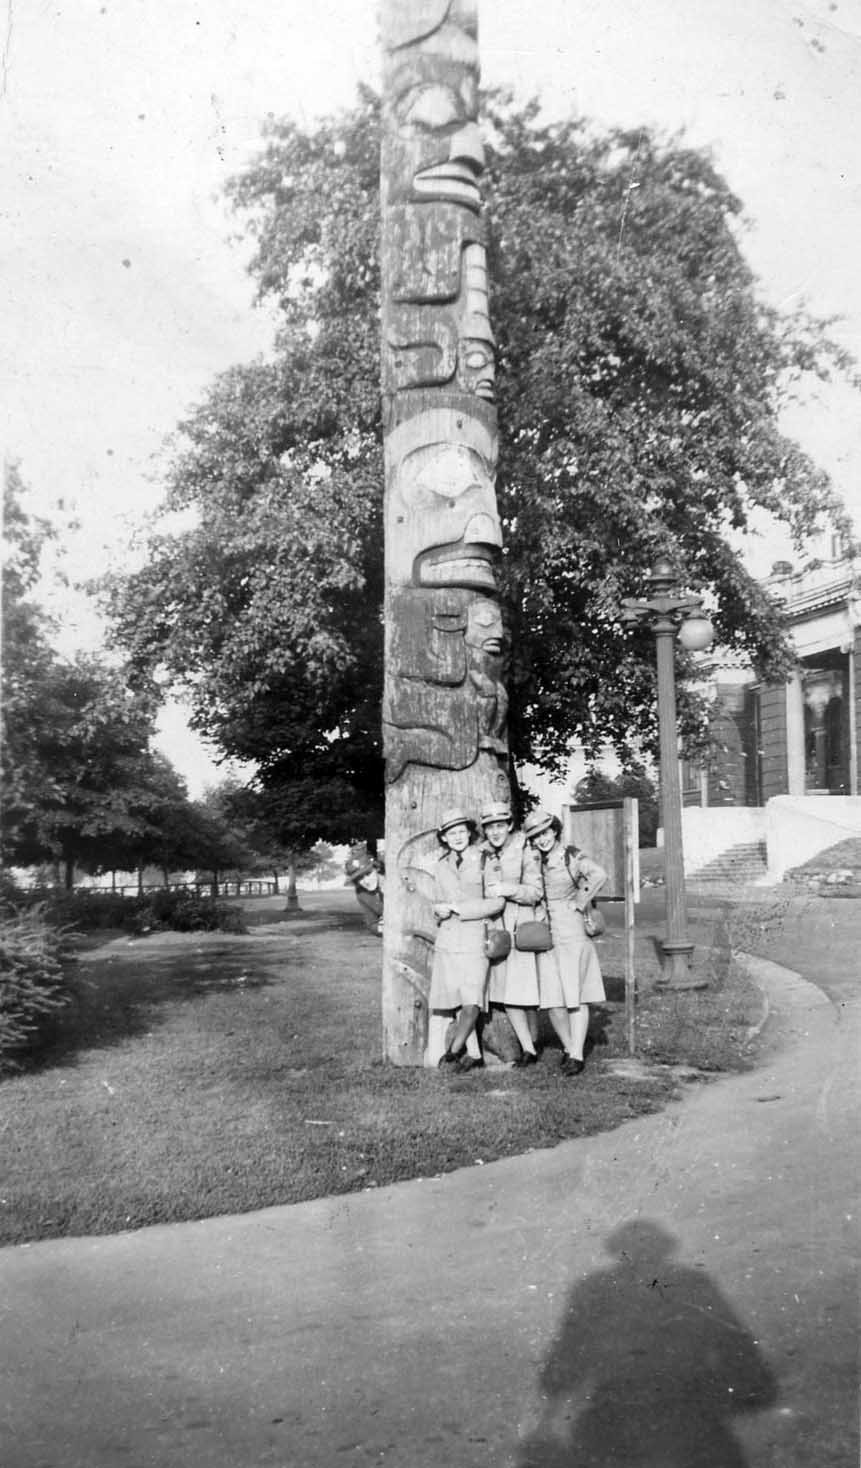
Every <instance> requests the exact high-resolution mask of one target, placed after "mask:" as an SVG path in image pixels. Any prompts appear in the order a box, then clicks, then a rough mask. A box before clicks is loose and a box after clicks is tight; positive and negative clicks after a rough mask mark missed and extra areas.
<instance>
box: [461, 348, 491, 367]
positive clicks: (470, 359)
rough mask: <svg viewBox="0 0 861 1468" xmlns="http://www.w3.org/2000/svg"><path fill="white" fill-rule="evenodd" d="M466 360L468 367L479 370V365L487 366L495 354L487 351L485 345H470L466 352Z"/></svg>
mask: <svg viewBox="0 0 861 1468" xmlns="http://www.w3.org/2000/svg"><path fill="white" fill-rule="evenodd" d="M465 361H466V365H467V367H471V368H473V370H477V369H478V368H479V367H484V366H486V365H487V363H488V362H492V361H493V355H492V353H491V352H489V351H486V350H485V348H484V347H470V349H469V351H468V352H467V353H466V358H465Z"/></svg>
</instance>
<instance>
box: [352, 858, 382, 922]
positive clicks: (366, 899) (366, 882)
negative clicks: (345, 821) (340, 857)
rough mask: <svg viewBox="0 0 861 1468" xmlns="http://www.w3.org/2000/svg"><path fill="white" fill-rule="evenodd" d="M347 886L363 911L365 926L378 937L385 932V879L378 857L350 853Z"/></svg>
mask: <svg viewBox="0 0 861 1468" xmlns="http://www.w3.org/2000/svg"><path fill="white" fill-rule="evenodd" d="M344 872H345V873H346V875H345V878H344V884H345V886H348V887H352V888H353V890H354V892H355V894H356V901H357V902H358V904H359V907H360V908H361V909H362V917H363V918H364V920H365V926H366V927H367V928H370V929H371V931H372V932H374V933H376V934H377V935H378V936H379V935H380V934H382V931H383V893H384V887H385V879H384V877H383V873H382V869H381V864H380V863H379V862H378V861H377V859H376V857H373V856H371V855H370V853H369V852H367V851H364V850H361V849H359V850H354V851H351V852H350V855H349V856H348V857H347V860H346V862H345V863H344Z"/></svg>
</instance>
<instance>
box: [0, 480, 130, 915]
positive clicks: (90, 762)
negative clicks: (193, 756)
mask: <svg viewBox="0 0 861 1468" xmlns="http://www.w3.org/2000/svg"><path fill="white" fill-rule="evenodd" d="M24 498H25V490H24V486H23V483H22V481H21V477H20V474H19V472H18V470H17V467H16V466H14V465H7V469H6V475H5V481H4V522H5V533H6V540H7V544H8V547H9V554H8V557H7V558H6V561H5V563H4V567H3V689H2V691H3V751H2V760H3V855H4V858H5V859H6V860H9V861H14V862H18V863H20V864H22V865H28V864H31V863H34V862H39V861H45V860H54V861H60V862H62V863H63V864H64V866H65V881H66V885H67V886H69V887H70V886H71V885H72V882H73V879H74V868H75V865H76V864H77V863H80V864H83V865H85V866H90V867H93V868H95V867H98V866H99V865H100V864H101V863H102V861H103V859H104V858H105V856H106V855H107V852H108V850H109V848H111V847H113V848H116V847H117V845H118V843H127V842H128V841H129V840H130V839H131V838H132V837H135V836H138V835H139V834H140V833H141V831H142V829H143V817H142V814H141V809H140V807H141V806H142V805H145V804H146V797H147V788H146V787H147V780H148V778H149V775H150V769H151V756H150V753H149V741H150V738H151V736H152V733H153V727H154V725H153V721H154V708H155V706H154V703H153V701H152V699H151V698H150V697H149V696H148V695H147V694H145V693H144V692H140V691H139V692H137V693H135V692H132V691H131V690H130V689H129V687H128V686H127V684H126V681H125V679H124V677H123V675H122V672H121V671H120V670H119V669H116V668H112V667H109V666H107V665H106V664H105V663H104V662H102V661H100V660H99V659H98V658H96V657H93V656H84V655H80V656H78V657H75V658H72V659H69V660H66V659H63V658H60V657H59V656H58V655H57V654H56V653H55V652H54V649H53V647H52V646H51V642H50V635H51V630H52V628H51V623H50V620H49V619H48V618H47V616H46V615H45V614H44V612H43V611H42V610H41V608H40V606H39V603H38V600H37V599H36V596H35V590H36V587H37V583H38V579H39V574H40V568H41V564H42V557H43V553H44V550H45V548H46V546H47V544H48V542H49V541H50V539H51V538H52V533H53V532H52V529H51V526H50V524H49V522H47V521H45V520H43V519H40V518H38V517H35V516H32V515H30V514H28V512H27V510H26V509H25V507H24Z"/></svg>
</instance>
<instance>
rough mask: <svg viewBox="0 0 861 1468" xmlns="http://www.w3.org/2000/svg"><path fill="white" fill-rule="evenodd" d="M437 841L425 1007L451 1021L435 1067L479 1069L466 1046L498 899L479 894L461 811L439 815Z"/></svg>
mask: <svg viewBox="0 0 861 1468" xmlns="http://www.w3.org/2000/svg"><path fill="white" fill-rule="evenodd" d="M437 836H438V837H439V841H440V844H441V845H442V846H443V847H444V848H445V849H444V851H443V854H442V856H441V857H440V859H439V861H438V862H437V864H436V867H435V868H434V874H433V879H434V890H433V911H434V917H435V918H436V922H437V935H436V943H435V945H434V955H433V967H432V969H431V983H430V1008H431V1010H433V1011H436V1012H437V1013H440V1012H442V1013H444V1014H450V1015H451V1016H452V1018H453V1020H454V1029H453V1030H452V1031H451V1033H450V1036H449V1039H448V1044H447V1046H446V1049H445V1051H444V1053H443V1055H442V1056H441V1058H440V1061H439V1065H440V1068H441V1069H445V1068H446V1067H448V1066H451V1065H455V1064H456V1065H457V1067H458V1069H459V1070H474V1069H475V1068H476V1067H480V1066H483V1065H484V1060H483V1059H482V1058H481V1057H480V1055H479V1056H473V1055H467V1053H466V1042H467V1040H468V1039H469V1037H470V1035H471V1034H472V1033H473V1031H474V1030H475V1026H476V1023H477V1021H478V1017H479V1015H480V1014H481V1012H482V1010H484V1009H486V1008H487V973H488V967H489V962H488V958H487V954H486V952H485V947H484V926H485V921H486V920H487V918H492V917H496V916H498V914H499V913H501V912H502V909H503V907H504V906H505V901H504V898H502V897H485V895H484V859H483V856H482V853H481V852H480V851H479V849H478V846H477V845H476V844H475V836H476V827H475V822H474V821H473V820H472V819H471V818H470V817H469V816H468V815H467V814H466V812H465V811H462V810H449V811H446V812H445V814H444V815H443V816H442V818H441V820H440V823H439V827H438V828H437Z"/></svg>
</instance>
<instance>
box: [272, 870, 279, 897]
mask: <svg viewBox="0 0 861 1468" xmlns="http://www.w3.org/2000/svg"><path fill="white" fill-rule="evenodd" d="M272 882H273V886H272V891H273V892H274V893H275V896H276V897H277V896H278V894H279V892H280V891H281V889H280V887H279V886H278V868H277V867H273V868H272Z"/></svg>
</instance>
